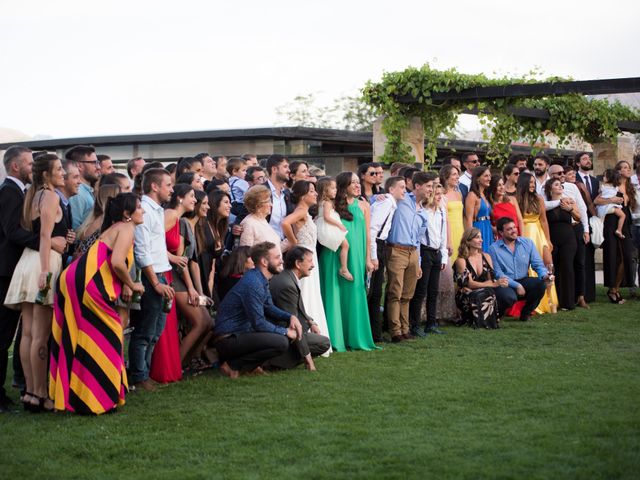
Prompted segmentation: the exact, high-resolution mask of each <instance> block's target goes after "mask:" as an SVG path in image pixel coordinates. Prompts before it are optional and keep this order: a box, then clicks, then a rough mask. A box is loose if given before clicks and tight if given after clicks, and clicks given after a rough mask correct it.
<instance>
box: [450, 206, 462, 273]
mask: <svg viewBox="0 0 640 480" xmlns="http://www.w3.org/2000/svg"><path fill="white" fill-rule="evenodd" d="M462 209H463V205H462V202H461V201H460V200H449V201H447V220H448V221H449V230H450V231H451V248H452V249H453V253H452V254H451V257H449V261H450V263H451V265H453V263H454V262H455V261H456V258H458V247H459V246H460V239H461V238H462V234H463V233H464V221H463V220H464V219H463V213H462Z"/></svg>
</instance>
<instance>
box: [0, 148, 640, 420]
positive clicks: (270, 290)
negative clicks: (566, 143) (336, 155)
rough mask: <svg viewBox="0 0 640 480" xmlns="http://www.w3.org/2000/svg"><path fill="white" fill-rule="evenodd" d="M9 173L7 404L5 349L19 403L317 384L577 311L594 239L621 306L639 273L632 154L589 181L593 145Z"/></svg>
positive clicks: (638, 199)
mask: <svg viewBox="0 0 640 480" xmlns="http://www.w3.org/2000/svg"><path fill="white" fill-rule="evenodd" d="M529 160H531V163H530V164H529ZM4 166H5V169H6V174H7V177H6V179H5V180H4V182H3V183H2V185H1V186H0V204H1V205H2V207H3V208H2V212H1V213H0V220H1V225H0V227H1V228H0V304H1V306H0V411H5V410H7V409H8V408H9V404H10V403H11V400H10V399H9V397H8V396H7V394H6V392H5V390H4V384H5V380H6V373H7V367H8V352H9V349H10V348H11V345H12V343H13V342H14V341H15V343H14V357H13V370H14V378H13V383H14V385H15V386H17V387H18V388H20V390H21V402H22V404H23V406H24V409H25V410H28V411H31V412H43V411H54V410H59V411H70V412H77V413H85V414H101V413H105V412H110V411H113V410H114V409H116V408H117V407H119V406H121V405H123V404H124V402H125V396H126V394H127V393H128V392H129V391H131V390H145V391H155V390H156V389H157V388H158V387H159V386H160V385H162V384H167V383H171V382H175V381H178V380H180V379H181V378H182V377H183V375H187V374H193V375H196V374H198V373H200V372H202V371H203V370H205V369H208V368H211V367H212V366H214V365H216V364H217V365H218V366H219V370H220V372H221V373H222V374H223V375H224V376H227V377H229V378H237V377H239V376H241V375H264V374H268V372H269V371H270V370H283V369H290V368H294V367H296V366H299V365H304V367H305V368H307V369H308V370H311V371H313V370H316V364H315V360H314V358H316V357H317V356H320V355H323V356H329V355H330V354H331V353H332V352H344V351H349V350H375V349H378V348H380V344H381V342H392V343H400V342H406V341H411V340H414V339H416V337H425V336H427V335H432V334H435V335H437V334H442V333H444V331H443V330H442V329H441V328H440V327H441V324H443V323H445V322H450V323H455V324H458V325H470V326H474V327H480V328H498V327H499V326H500V322H501V320H502V319H503V318H504V317H506V316H510V317H516V318H519V319H520V320H521V321H528V320H529V319H531V317H532V315H534V314H542V313H553V312H556V311H557V310H571V309H574V308H576V307H583V308H589V303H591V302H593V301H594V300H595V268H594V252H595V248H596V247H599V246H601V247H602V248H603V256H604V262H603V264H604V284H605V286H607V287H608V291H607V295H608V297H609V300H610V301H611V302H612V303H615V304H619V303H623V302H624V301H625V299H623V297H622V287H626V286H628V287H632V286H633V285H634V282H635V276H636V272H637V268H638V266H637V264H636V263H634V262H635V259H636V258H637V255H636V254H635V252H636V249H637V248H638V242H639V240H640V186H639V184H638V173H639V172H640V159H636V162H635V165H634V166H632V165H630V164H629V163H628V162H626V161H621V162H618V163H617V164H616V166H615V168H613V169H608V170H606V171H605V172H604V175H603V177H602V178H601V179H599V178H597V177H595V176H593V175H592V173H591V170H592V161H591V158H590V155H589V154H588V153H583V152H581V153H579V154H578V155H576V157H575V159H573V161H569V162H562V161H555V162H553V161H551V159H550V158H549V157H547V156H546V155H545V154H542V153H540V154H537V155H535V156H534V158H532V159H528V158H527V157H525V156H524V155H514V156H512V157H511V158H510V160H509V163H508V164H507V165H506V166H505V167H504V169H503V170H502V171H501V172H500V173H497V172H492V169H491V168H490V167H489V166H486V165H481V162H480V159H479V157H478V155H477V154H476V153H467V154H464V155H461V156H460V157H455V156H450V157H447V158H445V159H444V161H443V166H442V167H441V169H440V171H439V172H438V173H435V172H425V171H421V170H420V169H418V168H415V167H414V166H412V165H408V164H401V163H396V164H393V165H391V166H390V169H389V173H388V175H386V177H387V178H386V179H385V172H384V169H383V166H382V165H380V164H377V163H366V164H363V165H361V166H360V167H359V168H358V171H357V172H355V173H354V172H342V173H340V174H338V175H337V176H335V177H329V176H326V175H325V174H324V172H323V171H321V170H320V169H318V168H316V167H313V166H310V165H308V164H307V163H306V162H303V161H294V162H291V163H289V161H288V159H287V158H286V157H284V156H282V155H278V154H273V155H271V156H269V157H268V158H264V159H262V160H261V161H259V160H258V158H257V156H256V155H251V154H246V155H243V156H242V157H232V158H229V159H227V158H226V157H224V156H213V155H209V154H208V153H201V154H198V155H196V156H194V157H185V158H182V159H180V161H178V162H177V163H175V164H171V165H164V164H162V163H159V162H153V161H151V162H147V161H145V160H144V159H143V158H140V157H138V158H134V159H131V160H130V161H129V162H128V163H127V166H126V167H127V168H126V169H127V174H128V175H124V174H122V173H119V172H117V171H116V170H115V168H114V166H113V162H112V161H111V159H110V158H109V157H108V156H106V155H97V154H96V151H95V148H94V147H92V146H88V145H78V146H75V147H73V148H71V149H69V150H68V151H67V152H65V155H64V158H59V157H58V156H57V155H56V154H53V153H50V152H33V151H31V150H30V149H29V148H26V147H24V146H13V147H10V148H9V149H7V150H6V153H5V155H4ZM528 167H530V169H529V168H528ZM634 168H635V172H634ZM594 229H596V230H598V229H599V231H598V232H595V233H594ZM592 233H594V239H595V238H596V237H598V238H600V239H601V240H602V242H601V245H600V242H594V241H592V238H591V234H592ZM596 233H597V234H596ZM634 255H636V256H635V257H634ZM385 332H387V333H386V334H385ZM125 339H128V345H126V343H127V342H125ZM125 349H127V350H128V355H125Z"/></svg>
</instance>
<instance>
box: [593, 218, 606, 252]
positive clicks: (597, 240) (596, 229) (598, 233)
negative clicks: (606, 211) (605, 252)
mask: <svg viewBox="0 0 640 480" xmlns="http://www.w3.org/2000/svg"><path fill="white" fill-rule="evenodd" d="M589 226H590V227H591V243H592V244H593V246H594V247H596V248H599V247H600V245H602V242H604V223H603V222H602V220H601V219H600V217H596V216H595V215H594V216H593V217H591V218H590V219H589Z"/></svg>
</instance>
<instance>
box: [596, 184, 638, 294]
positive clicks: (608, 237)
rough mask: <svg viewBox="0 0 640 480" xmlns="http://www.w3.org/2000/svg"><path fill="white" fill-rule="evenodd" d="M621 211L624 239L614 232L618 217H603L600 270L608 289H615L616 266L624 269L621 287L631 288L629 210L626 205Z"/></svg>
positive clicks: (631, 243) (631, 248)
mask: <svg viewBox="0 0 640 480" xmlns="http://www.w3.org/2000/svg"><path fill="white" fill-rule="evenodd" d="M618 196H619V197H622V196H623V195H622V193H621V192H618ZM622 211H623V212H624V214H625V215H626V218H625V220H624V225H623V227H622V234H623V235H624V236H625V238H624V239H621V238H619V237H618V236H617V235H616V234H615V231H616V229H617V228H618V217H616V216H615V215H613V214H609V215H607V216H605V217H604V227H603V232H602V233H603V236H604V241H603V242H602V270H603V274H604V285H605V287H608V288H615V287H617V286H618V285H616V275H617V273H618V266H619V265H620V264H622V265H623V267H624V274H623V276H622V284H621V285H620V286H621V287H631V286H633V281H634V278H633V273H634V263H633V252H634V246H633V239H632V237H631V210H630V209H629V206H628V205H623V207H622Z"/></svg>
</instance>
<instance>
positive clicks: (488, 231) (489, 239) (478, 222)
mask: <svg viewBox="0 0 640 480" xmlns="http://www.w3.org/2000/svg"><path fill="white" fill-rule="evenodd" d="M473 226H474V228H477V229H478V230H480V233H481V234H482V251H483V252H488V251H489V246H490V245H491V244H492V243H493V228H491V205H489V204H488V203H487V202H486V200H485V199H484V198H482V197H480V209H479V210H478V215H477V216H476V219H475V220H474V222H473Z"/></svg>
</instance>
